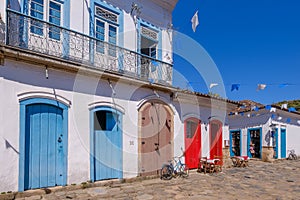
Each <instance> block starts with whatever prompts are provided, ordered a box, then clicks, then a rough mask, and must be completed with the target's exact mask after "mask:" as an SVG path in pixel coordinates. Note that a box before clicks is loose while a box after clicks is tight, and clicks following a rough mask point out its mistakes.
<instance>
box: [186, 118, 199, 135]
mask: <svg viewBox="0 0 300 200" xmlns="http://www.w3.org/2000/svg"><path fill="white" fill-rule="evenodd" d="M197 127H198V123H197V122H195V121H193V120H188V121H187V122H186V138H193V137H194V135H195V133H196V130H197Z"/></svg>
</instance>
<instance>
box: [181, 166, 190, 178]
mask: <svg viewBox="0 0 300 200" xmlns="http://www.w3.org/2000/svg"><path fill="white" fill-rule="evenodd" d="M180 175H181V176H182V177H183V178H187V177H188V176H189V167H188V166H186V165H185V164H182V165H181V166H180Z"/></svg>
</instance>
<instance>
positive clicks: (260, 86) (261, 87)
mask: <svg viewBox="0 0 300 200" xmlns="http://www.w3.org/2000/svg"><path fill="white" fill-rule="evenodd" d="M266 87H267V85H266V84H258V85H257V89H256V90H264V89H265V88H266Z"/></svg>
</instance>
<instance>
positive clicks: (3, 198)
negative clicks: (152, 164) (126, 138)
mask: <svg viewBox="0 0 300 200" xmlns="http://www.w3.org/2000/svg"><path fill="white" fill-rule="evenodd" d="M157 178H159V175H153V176H145V177H141V176H139V177H133V178H125V179H114V180H104V181H97V182H93V183H91V182H82V183H81V184H77V185H67V186H56V187H51V188H42V189H34V190H27V191H24V192H10V193H6V194H0V200H14V199H16V198H28V197H31V196H43V195H47V194H50V193H56V192H62V191H74V190H81V189H82V190H84V189H86V188H94V187H118V186H119V185H120V184H124V183H133V182H138V181H144V180H151V179H157Z"/></svg>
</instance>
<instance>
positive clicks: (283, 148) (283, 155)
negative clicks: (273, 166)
mask: <svg viewBox="0 0 300 200" xmlns="http://www.w3.org/2000/svg"><path fill="white" fill-rule="evenodd" d="M283 132H284V134H283ZM283 135H284V137H282V136H283ZM283 138H284V139H283ZM283 141H284V142H283ZM280 153H281V155H280V157H281V158H286V157H287V156H286V128H281V129H280Z"/></svg>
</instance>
